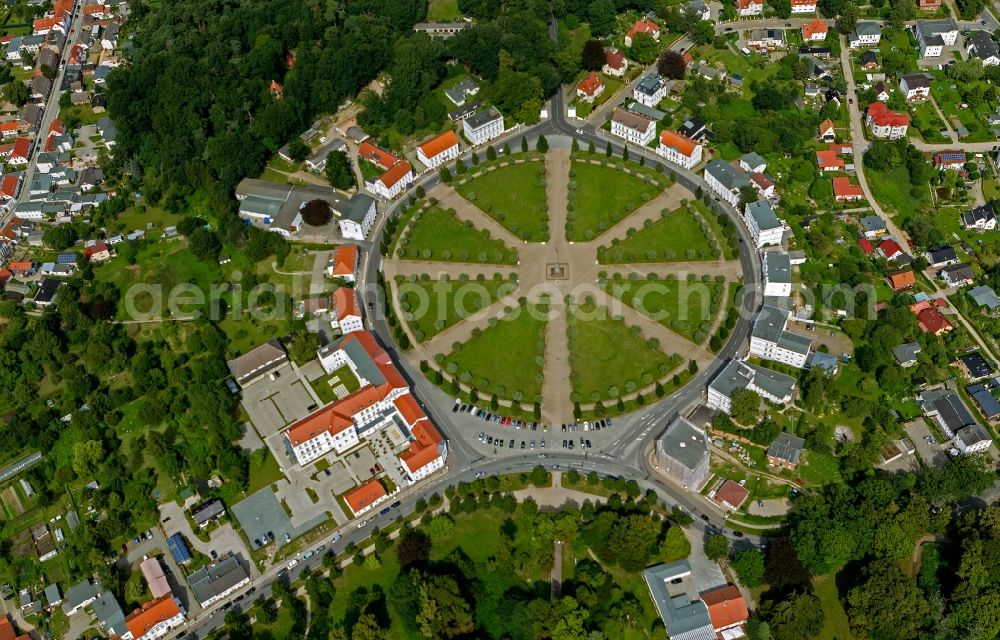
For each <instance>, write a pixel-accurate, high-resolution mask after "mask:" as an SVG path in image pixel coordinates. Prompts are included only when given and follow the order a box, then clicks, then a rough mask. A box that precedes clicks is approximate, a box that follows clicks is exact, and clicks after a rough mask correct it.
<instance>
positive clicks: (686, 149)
mask: <svg viewBox="0 0 1000 640" xmlns="http://www.w3.org/2000/svg"><path fill="white" fill-rule="evenodd" d="M656 153H657V154H659V155H661V156H663V157H664V158H666V159H667V161H669V162H673V163H674V164H676V165H680V166H681V167H683V168H685V169H690V168H692V167H694V166H695V165H697V164H698V163H699V162H701V144H699V143H698V142H695V141H694V140H692V139H691V138H688V137H686V136H682V135H681V134H679V133H675V132H673V131H670V130H668V129H664V130H663V131H661V132H660V144H659V145H657V147H656Z"/></svg>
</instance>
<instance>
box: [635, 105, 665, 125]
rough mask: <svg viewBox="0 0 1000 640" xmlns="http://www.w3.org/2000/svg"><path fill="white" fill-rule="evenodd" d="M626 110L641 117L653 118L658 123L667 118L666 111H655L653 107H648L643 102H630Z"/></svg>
mask: <svg viewBox="0 0 1000 640" xmlns="http://www.w3.org/2000/svg"><path fill="white" fill-rule="evenodd" d="M625 108H626V109H628V110H629V111H631V112H632V113H638V114H639V115H641V116H646V117H647V118H652V119H653V120H656V121H657V122H659V121H660V120H663V119H664V118H665V117H667V112H666V111H660V110H659V109H655V108H653V107H647V106H646V105H644V104H642V103H641V102H629V103H628V104H627V105H625Z"/></svg>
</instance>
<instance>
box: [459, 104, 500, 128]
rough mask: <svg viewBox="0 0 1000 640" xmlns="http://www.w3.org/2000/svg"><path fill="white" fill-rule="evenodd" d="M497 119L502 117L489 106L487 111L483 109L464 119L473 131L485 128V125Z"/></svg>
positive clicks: (494, 108)
mask: <svg viewBox="0 0 1000 640" xmlns="http://www.w3.org/2000/svg"><path fill="white" fill-rule="evenodd" d="M498 119H501V120H502V119H503V116H502V115H501V114H500V112H499V111H497V109H496V107H493V106H491V107H490V108H489V109H483V110H482V111H477V112H476V113H474V114H472V115H471V116H469V117H468V118H466V119H465V121H466V122H468V123H469V126H470V127H472V128H473V129H479V128H481V127H484V126H486V125H487V124H489V123H491V122H494V121H496V120H498Z"/></svg>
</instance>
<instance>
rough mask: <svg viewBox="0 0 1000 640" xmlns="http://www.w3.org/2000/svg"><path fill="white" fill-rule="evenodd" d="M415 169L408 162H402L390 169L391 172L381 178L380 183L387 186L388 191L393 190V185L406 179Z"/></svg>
mask: <svg viewBox="0 0 1000 640" xmlns="http://www.w3.org/2000/svg"><path fill="white" fill-rule="evenodd" d="M412 170H413V167H411V166H410V163H409V162H407V161H406V160H400V161H399V162H397V163H396V164H394V165H392V166H391V167H389V170H388V171H386V172H385V173H383V174H382V175H381V176H379V178H378V179H379V182H381V183H382V184H384V185H385V188H386V189H391V188H392V187H393V185H395V184H396V183H397V182H399V181H400V180H402V179H403V178H405V177H406V176H407V175H408V174H409V173H410V171H412Z"/></svg>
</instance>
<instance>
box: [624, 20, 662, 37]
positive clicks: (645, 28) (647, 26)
mask: <svg viewBox="0 0 1000 640" xmlns="http://www.w3.org/2000/svg"><path fill="white" fill-rule="evenodd" d="M637 33H647V34H649V35H653V34H654V33H657V34H658V33H660V27H659V26H658V25H657V24H656V23H655V22H650V21H649V20H636V21H635V24H633V25H632V28H631V29H629V30H628V34H626V35H627V36H628V37H629V39H631V38H632V36H634V35H635V34H637Z"/></svg>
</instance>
